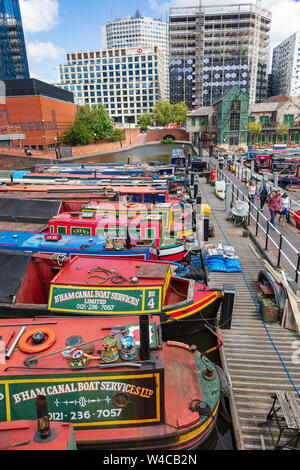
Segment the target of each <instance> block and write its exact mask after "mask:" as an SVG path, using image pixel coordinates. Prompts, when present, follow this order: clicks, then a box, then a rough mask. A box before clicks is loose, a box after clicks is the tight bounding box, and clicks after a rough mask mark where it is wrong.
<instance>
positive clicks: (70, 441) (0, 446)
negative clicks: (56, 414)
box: [0, 385, 77, 451]
mask: <svg viewBox="0 0 300 470" xmlns="http://www.w3.org/2000/svg"><path fill="white" fill-rule="evenodd" d="M0 387H1V385H0ZM24 416H26V413H25V414H24ZM0 450H29V451H32V450H34V451H36V450H39V451H41V450H45V451H50V450H51V451H52V450H56V451H57V450H77V445H76V441H75V434H74V428H73V425H72V423H63V422H59V421H53V422H52V423H51V429H50V436H49V438H46V439H41V438H40V436H39V433H38V431H37V422H36V421H34V420H28V419H24V420H19V421H6V422H1V421H0Z"/></svg>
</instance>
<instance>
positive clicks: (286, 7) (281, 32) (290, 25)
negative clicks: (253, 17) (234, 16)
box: [148, 0, 300, 47]
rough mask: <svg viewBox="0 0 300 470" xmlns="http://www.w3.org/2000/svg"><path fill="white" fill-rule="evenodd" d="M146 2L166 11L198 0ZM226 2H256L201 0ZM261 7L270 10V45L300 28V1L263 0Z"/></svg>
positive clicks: (208, 3)
mask: <svg viewBox="0 0 300 470" xmlns="http://www.w3.org/2000/svg"><path fill="white" fill-rule="evenodd" d="M148 3H149V6H150V8H152V9H153V10H156V11H159V12H161V13H166V12H168V11H169V8H170V7H181V6H186V7H188V6H198V5H199V0H170V1H169V2H163V3H160V2H159V0H148ZM226 3H228V4H236V3H256V0H246V1H244V2H243V1H242V0H241V1H240V0H204V1H203V4H204V5H220V4H223V5H224V4H226ZM262 8H265V9H266V10H270V11H271V12H272V25H271V37H270V45H271V47H274V46H276V45H277V44H278V43H279V42H281V41H283V40H284V39H286V38H288V37H289V36H291V35H292V34H294V33H295V32H296V31H298V30H300V21H299V18H300V2H296V0H263V1H262Z"/></svg>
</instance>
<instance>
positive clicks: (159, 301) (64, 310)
mask: <svg viewBox="0 0 300 470" xmlns="http://www.w3.org/2000/svg"><path fill="white" fill-rule="evenodd" d="M55 287H58V288H64V289H66V288H67V289H88V290H95V289H102V290H111V291H115V290H116V288H115V287H103V286H93V287H92V286H69V285H61V284H52V285H51V286H50V292H49V299H48V310H54V311H58V312H72V313H89V314H94V315H99V314H101V315H111V314H112V313H114V314H115V315H122V314H129V315H130V314H133V313H136V311H135V310H134V311H128V310H125V311H124V312H116V311H113V310H110V311H105V310H103V311H102V310H101V312H95V311H93V310H70V309H63V308H60V309H57V308H54V307H51V306H50V304H51V302H52V298H53V290H54V288H55ZM149 289H151V290H156V291H157V290H158V291H159V300H158V304H159V307H158V309H155V310H146V311H145V310H144V308H145V291H146V290H149ZM122 290H124V291H132V290H138V287H123V288H122ZM139 290H140V291H142V292H143V298H142V310H141V313H144V312H146V313H150V312H153V313H157V312H160V311H161V308H162V307H161V304H162V287H155V286H154V287H152V286H149V287H141V288H140V289H139Z"/></svg>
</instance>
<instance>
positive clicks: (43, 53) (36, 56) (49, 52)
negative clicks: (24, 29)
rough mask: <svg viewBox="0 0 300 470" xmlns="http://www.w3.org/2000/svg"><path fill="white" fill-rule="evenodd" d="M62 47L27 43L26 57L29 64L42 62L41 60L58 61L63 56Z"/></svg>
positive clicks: (50, 43) (35, 42)
mask: <svg viewBox="0 0 300 470" xmlns="http://www.w3.org/2000/svg"><path fill="white" fill-rule="evenodd" d="M65 53H66V52H65V50H64V49H63V48H62V47H59V46H56V45H55V44H53V43H52V42H50V41H48V42H40V41H34V42H30V41H29V42H27V55H28V59H29V61H30V62H42V61H43V60H58V59H60V58H61V57H63V56H64V55H65Z"/></svg>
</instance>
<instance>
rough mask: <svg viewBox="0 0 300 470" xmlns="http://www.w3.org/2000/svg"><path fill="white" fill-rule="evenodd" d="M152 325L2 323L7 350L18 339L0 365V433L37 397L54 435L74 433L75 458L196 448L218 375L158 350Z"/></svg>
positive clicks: (216, 393)
mask: <svg viewBox="0 0 300 470" xmlns="http://www.w3.org/2000/svg"><path fill="white" fill-rule="evenodd" d="M159 321H160V318H159V317H156V316H151V317H150V318H149V316H141V317H135V318H134V317H122V318H112V317H109V318H99V317H98V318H88V317H86V318H78V317H75V318H72V319H70V318H61V317H58V318H53V317H51V318H43V319H27V320H20V319H18V320H16V321H15V322H13V323H12V322H11V320H5V321H2V322H1V328H0V329H1V334H2V337H3V340H4V342H5V343H7V342H8V341H9V339H10V337H11V336H12V334H13V333H15V335H16V340H18V348H17V349H14V352H13V353H12V354H10V355H9V356H7V357H6V360H5V364H0V375H1V379H0V394H1V397H3V405H2V406H1V408H0V421H2V422H3V423H4V422H5V424H3V426H4V427H7V426H11V427H15V424H14V423H13V422H16V421H19V427H22V426H23V425H24V421H22V420H24V419H25V418H26V419H29V420H34V419H35V416H36V403H35V402H36V398H37V396H44V397H45V398H46V400H47V407H48V413H49V418H50V424H51V426H52V425H53V426H58V427H59V426H60V427H62V423H63V422H66V423H70V424H72V425H73V427H74V431H75V441H76V445H77V448H78V449H79V450H81V449H92V450H110V449H111V450H114V449H115V450H130V449H134V450H137V449H140V450H145V449H152V450H157V449H170V450H181V449H182V450H184V449H194V448H196V447H198V446H199V445H200V444H201V443H203V442H204V441H205V440H206V438H207V437H208V436H209V435H210V433H211V432H212V430H213V429H214V426H215V420H216V418H217V414H218V409H219V404H220V395H221V392H220V379H219V376H218V371H217V369H216V366H215V365H214V364H213V363H212V362H211V361H210V360H209V359H208V357H207V356H205V354H200V353H199V352H198V351H197V350H195V348H190V347H189V346H188V345H186V344H183V343H178V342H172V341H170V342H167V343H165V342H163V341H162V338H161V332H160V325H159ZM53 421H55V422H56V423H57V424H56V423H53ZM7 423H8V424H7ZM10 423H11V424H10ZM0 429H1V428H0ZM0 436H1V432H0ZM29 437H31V435H30V434H29ZM16 438H17V440H19V439H20V440H23V439H24V438H23V434H22V435H20V436H19V435H18V436H17V437H16ZM0 439H1V437H0ZM27 439H28V437H27ZM5 442H7V441H5ZM57 445H58V446H59V444H57ZM58 448H60V447H58Z"/></svg>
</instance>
